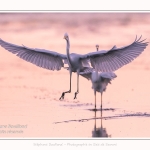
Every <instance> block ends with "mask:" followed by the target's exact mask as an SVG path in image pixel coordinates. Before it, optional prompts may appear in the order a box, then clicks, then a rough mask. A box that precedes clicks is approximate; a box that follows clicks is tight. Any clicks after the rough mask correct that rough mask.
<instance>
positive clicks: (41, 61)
mask: <svg viewBox="0 0 150 150" xmlns="http://www.w3.org/2000/svg"><path fill="white" fill-rule="evenodd" d="M64 39H65V40H66V55H64V54H60V53H57V52H54V51H49V50H45V49H39V48H29V47H26V46H24V45H23V46H19V45H15V44H11V43H8V42H5V41H4V40H2V39H0V45H1V46H2V47H3V48H4V49H6V50H8V51H10V52H12V53H13V54H16V56H18V57H20V58H22V59H24V60H25V61H28V62H30V63H33V64H35V65H37V66H39V67H42V68H45V69H49V70H60V69H61V68H62V67H64V64H65V63H67V64H68V65H69V72H70V88H69V90H68V91H66V92H63V93H62V95H61V97H60V99H64V96H65V94H66V93H70V92H71V78H72V72H76V73H77V91H76V92H75V96H74V99H75V98H76V96H77V94H78V93H79V75H80V72H83V71H85V70H86V69H87V68H89V67H90V65H89V62H90V64H91V66H92V67H93V68H94V69H95V70H96V71H101V72H112V71H115V70H117V69H119V68H121V67H122V66H124V65H126V64H128V63H130V62H131V61H133V60H134V59H135V58H136V57H138V56H139V55H140V54H141V53H142V52H143V51H144V49H145V48H146V46H147V45H148V42H143V41H144V40H141V37H140V38H139V39H137V38H136V39H135V41H134V42H133V43H131V44H130V45H128V46H125V47H121V48H113V49H110V50H108V51H106V50H101V51H97V52H91V53H87V54H83V55H81V54H76V53H71V54H70V40H69V36H68V34H67V33H65V34H64ZM140 40H141V41H140Z"/></svg>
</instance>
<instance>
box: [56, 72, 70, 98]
mask: <svg viewBox="0 0 150 150" xmlns="http://www.w3.org/2000/svg"><path fill="white" fill-rule="evenodd" d="M71 77H72V71H70V90H69V91H66V92H63V93H62V95H61V97H60V98H59V99H60V100H61V99H64V96H65V94H66V93H70V92H71Z"/></svg>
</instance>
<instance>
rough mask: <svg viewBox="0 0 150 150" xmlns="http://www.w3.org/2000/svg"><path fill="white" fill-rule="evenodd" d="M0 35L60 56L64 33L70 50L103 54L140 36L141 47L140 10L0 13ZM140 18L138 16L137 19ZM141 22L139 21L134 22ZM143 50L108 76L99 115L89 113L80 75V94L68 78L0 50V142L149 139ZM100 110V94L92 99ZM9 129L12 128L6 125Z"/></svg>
mask: <svg viewBox="0 0 150 150" xmlns="http://www.w3.org/2000/svg"><path fill="white" fill-rule="evenodd" d="M0 18H1V19H0V38H2V39H3V40H6V41H8V42H11V43H14V44H18V45H21V44H24V45H25V46H28V47H36V48H44V49H49V50H53V51H57V52H60V53H64V54H65V47H66V43H65V41H64V39H63V35H64V33H65V32H67V33H68V34H69V36H70V41H71V52H76V53H81V54H84V53H88V52H91V51H95V45H96V44H99V45H100V49H105V50H108V49H110V48H111V47H113V46H114V45H116V46H117V47H122V46H125V45H129V44H131V43H132V42H133V41H134V39H135V36H136V35H138V36H140V35H143V38H147V41H148V42H149V32H150V30H149V23H150V14H148V13H141V14H138V13H132V14H131V13H126V14H124V13H112V14H111V13H105V14H103V13H99V14H98V13H82V14H79V13H76V14H74V13H72V14H71V13H66V14H65V13H64V14H62V13H55V14H52V13H49V14H48V13H42V14H40V13H35V14H34V13H32V14H31V13H24V14H15V13H14V14H11V13H9V14H2V13H1V14H0ZM141 18H142V19H141ZM141 20H142V21H141ZM149 56H150V50H149V46H148V47H147V48H146V50H145V51H144V52H143V53H142V54H141V55H140V56H139V57H138V58H136V59H135V60H134V61H133V62H131V63H130V64H128V65H126V66H124V67H122V68H120V69H119V70H117V71H116V72H115V73H116V74H117V78H115V79H114V80H113V81H112V84H111V85H108V87H107V90H106V92H104V94H103V113H102V118H101V114H100V111H97V112H96V116H95V112H94V111H92V109H93V108H94V93H93V90H92V89H91V86H92V85H91V82H90V81H87V80H86V79H84V78H82V77H80V93H79V94H78V95H77V99H76V100H74V99H73V97H74V92H75V91H76V74H73V78H72V92H71V93H70V94H66V95H65V99H64V100H62V101H60V100H59V98H60V96H61V93H62V92H63V91H65V90H68V88H69V73H68V71H66V70H64V69H62V70H61V71H49V70H46V69H42V68H39V67H37V66H35V65H33V64H30V63H28V62H25V61H24V60H21V59H20V58H18V57H16V56H15V55H13V54H11V53H9V52H8V51H6V50H4V49H3V48H2V47H0V70H1V73H0V91H1V94H0V120H1V123H0V137H21V138H23V137H49V138H54V137H62V138H63V137H67V138H68V137H69V138H71V137H77V138H78V137H84V138H85V137H88V138H91V137H100V136H101V137H111V138H120V137H121V138H124V137H125V138H130V137H132V138H135V137H140V138H143V137H149V136H150V129H149V126H150V119H149V116H150V92H149V90H150V84H149V83H150V78H149V76H150V59H149ZM97 107H100V94H99V93H98V94H97ZM14 125H16V126H14Z"/></svg>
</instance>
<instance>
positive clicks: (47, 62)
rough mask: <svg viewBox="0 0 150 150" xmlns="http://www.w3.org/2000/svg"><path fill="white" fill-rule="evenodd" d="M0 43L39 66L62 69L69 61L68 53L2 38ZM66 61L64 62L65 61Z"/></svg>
mask: <svg viewBox="0 0 150 150" xmlns="http://www.w3.org/2000/svg"><path fill="white" fill-rule="evenodd" d="M0 45H1V46H2V47H3V48H5V49H6V50H8V51H9V52H11V53H13V54H16V56H18V57H20V58H22V59H24V60H26V61H28V62H30V63H33V64H35V65H37V66H39V67H42V68H45V69H49V70H60V69H61V67H63V66H64V63H65V62H67V61H66V60H67V57H66V55H63V54H60V53H57V52H53V51H49V50H44V49H38V48H29V47H26V46H24V45H23V46H18V45H15V44H11V43H8V42H5V41H3V40H2V39H0ZM63 61H64V62H63Z"/></svg>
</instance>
